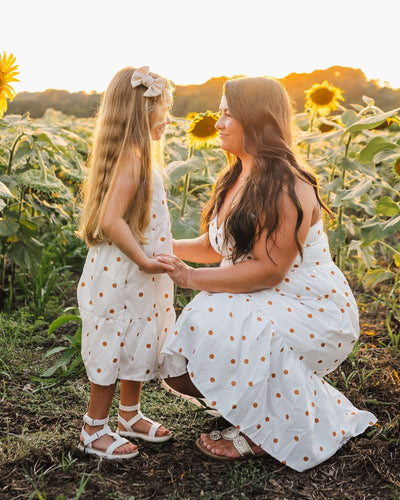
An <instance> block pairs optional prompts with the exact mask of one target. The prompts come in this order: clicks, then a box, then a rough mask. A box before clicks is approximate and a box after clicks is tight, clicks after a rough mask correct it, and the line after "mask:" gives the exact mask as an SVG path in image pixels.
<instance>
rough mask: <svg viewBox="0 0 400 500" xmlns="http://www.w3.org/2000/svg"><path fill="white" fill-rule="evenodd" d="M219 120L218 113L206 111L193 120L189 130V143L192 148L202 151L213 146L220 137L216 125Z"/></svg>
mask: <svg viewBox="0 0 400 500" xmlns="http://www.w3.org/2000/svg"><path fill="white" fill-rule="evenodd" d="M218 119H219V114H218V113H213V112H212V111H206V112H205V113H199V114H198V115H197V116H196V117H195V118H194V119H193V120H192V123H191V125H190V128H189V130H188V133H187V135H188V141H189V144H190V146H191V147H194V148H195V149H200V148H202V147H207V146H213V145H214V144H216V143H217V139H218V137H219V134H218V130H217V129H216V128H215V124H216V123H217V121H218Z"/></svg>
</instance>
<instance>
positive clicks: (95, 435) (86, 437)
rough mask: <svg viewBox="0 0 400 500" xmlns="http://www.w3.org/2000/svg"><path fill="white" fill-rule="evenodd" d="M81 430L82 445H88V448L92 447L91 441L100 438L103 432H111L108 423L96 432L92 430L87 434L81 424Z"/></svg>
mask: <svg viewBox="0 0 400 500" xmlns="http://www.w3.org/2000/svg"><path fill="white" fill-rule="evenodd" d="M81 432H82V437H83V445H84V446H89V448H91V447H92V443H93V441H96V439H100V438H101V437H103V436H104V435H105V434H112V432H111V429H110V427H109V426H108V425H105V426H104V427H103V428H102V429H100V430H99V431H97V432H94V433H93V434H89V433H88V432H87V431H86V430H85V426H83V427H82V431H81Z"/></svg>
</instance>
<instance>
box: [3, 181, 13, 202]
mask: <svg viewBox="0 0 400 500" xmlns="http://www.w3.org/2000/svg"><path fill="white" fill-rule="evenodd" d="M0 198H14V196H13V194H12V193H11V191H10V190H9V189H8V187H7V186H6V185H5V184H4V183H3V182H1V181H0Z"/></svg>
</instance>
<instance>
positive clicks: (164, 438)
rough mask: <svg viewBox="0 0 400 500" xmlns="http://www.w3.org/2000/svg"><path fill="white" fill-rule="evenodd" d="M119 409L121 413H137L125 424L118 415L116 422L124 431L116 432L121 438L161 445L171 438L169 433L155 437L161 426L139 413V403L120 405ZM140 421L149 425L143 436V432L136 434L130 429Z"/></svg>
mask: <svg viewBox="0 0 400 500" xmlns="http://www.w3.org/2000/svg"><path fill="white" fill-rule="evenodd" d="M119 409H120V410H123V411H137V414H136V415H135V416H133V417H132V418H131V419H130V420H129V422H127V421H126V420H125V419H124V418H123V417H121V415H118V422H120V423H121V424H122V425H123V426H124V428H125V430H121V429H118V430H117V433H118V434H120V435H121V436H128V437H131V438H140V439H144V440H145V441H150V442H151V443H162V442H164V441H168V440H169V439H171V438H172V434H171V433H169V434H166V435H165V436H156V432H157V429H159V428H160V427H161V425H162V424H160V423H158V422H154V421H153V420H151V419H150V418H147V417H145V416H144V415H143V413H142V412H141V411H140V403H138V404H137V405H133V406H125V405H122V404H120V405H119ZM141 419H143V420H146V422H150V423H151V427H150V430H149V432H148V433H147V434H145V433H144V432H136V431H134V430H133V429H132V427H133V426H134V425H135V424H136V422H138V421H139V420H141Z"/></svg>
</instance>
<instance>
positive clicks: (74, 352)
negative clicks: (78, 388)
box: [41, 314, 84, 379]
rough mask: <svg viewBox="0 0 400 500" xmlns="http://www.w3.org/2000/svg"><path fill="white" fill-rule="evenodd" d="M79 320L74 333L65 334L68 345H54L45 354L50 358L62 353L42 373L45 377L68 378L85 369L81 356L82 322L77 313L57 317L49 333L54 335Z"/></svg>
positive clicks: (63, 336) (63, 337)
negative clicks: (63, 327) (68, 324)
mask: <svg viewBox="0 0 400 500" xmlns="http://www.w3.org/2000/svg"><path fill="white" fill-rule="evenodd" d="M71 321H72V322H77V323H78V328H77V329H76V331H75V333H74V334H73V335H69V334H64V335H62V337H61V338H62V340H64V342H65V343H66V344H67V345H64V346H57V347H53V348H52V349H50V350H49V351H47V353H46V354H45V356H44V358H49V357H51V356H53V355H54V354H60V353H61V355H60V356H59V357H58V358H57V359H56V361H55V362H54V364H53V365H52V366H51V367H50V368H47V369H46V370H44V371H43V372H42V374H41V376H42V377H44V378H49V377H55V378H56V379H57V378H60V377H61V378H67V377H71V376H76V375H77V374H79V373H81V372H83V371H84V367H83V362H82V357H81V338H82V322H81V319H80V317H79V316H77V315H76V314H67V315H64V316H60V317H59V318H57V319H55V320H54V321H53V322H52V323H51V324H50V326H49V330H48V335H49V336H50V335H53V334H54V332H55V331H56V330H58V329H59V328H61V327H62V326H64V325H66V324H67V323H69V322H71Z"/></svg>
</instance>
